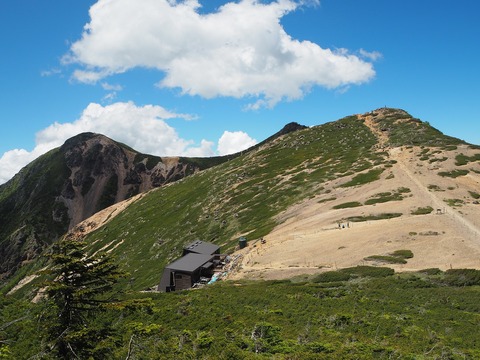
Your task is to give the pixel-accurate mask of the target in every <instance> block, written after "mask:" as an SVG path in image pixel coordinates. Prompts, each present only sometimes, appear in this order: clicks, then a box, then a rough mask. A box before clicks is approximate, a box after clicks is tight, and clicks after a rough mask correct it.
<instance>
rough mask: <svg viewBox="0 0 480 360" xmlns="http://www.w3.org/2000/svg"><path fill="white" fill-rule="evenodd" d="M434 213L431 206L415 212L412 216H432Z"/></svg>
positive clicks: (420, 208)
mask: <svg viewBox="0 0 480 360" xmlns="http://www.w3.org/2000/svg"><path fill="white" fill-rule="evenodd" d="M432 211H433V208H432V207H431V206H426V207H419V208H418V209H416V210H413V211H412V212H411V213H410V214H412V215H427V214H430V213H431V212H432Z"/></svg>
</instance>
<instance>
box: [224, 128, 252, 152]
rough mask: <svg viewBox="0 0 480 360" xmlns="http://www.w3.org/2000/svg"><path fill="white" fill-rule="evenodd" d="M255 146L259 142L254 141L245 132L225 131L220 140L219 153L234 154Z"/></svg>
mask: <svg viewBox="0 0 480 360" xmlns="http://www.w3.org/2000/svg"><path fill="white" fill-rule="evenodd" d="M255 144H257V140H255V139H252V138H251V137H250V136H249V135H248V134H247V133H245V132H243V131H234V132H230V131H225V132H224V133H223V135H222V136H221V137H220V139H219V140H218V147H217V151H218V154H219V155H228V154H234V153H236V152H239V151H242V150H245V149H248V148H249V147H251V146H253V145H255Z"/></svg>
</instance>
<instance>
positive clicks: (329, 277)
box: [313, 271, 352, 283]
mask: <svg viewBox="0 0 480 360" xmlns="http://www.w3.org/2000/svg"><path fill="white" fill-rule="evenodd" d="M351 277H352V276H351V275H350V274H349V273H346V272H343V271H327V272H324V273H320V274H318V275H317V276H316V277H315V278H314V279H313V282H316V283H330V282H337V281H348V280H350V279H351Z"/></svg>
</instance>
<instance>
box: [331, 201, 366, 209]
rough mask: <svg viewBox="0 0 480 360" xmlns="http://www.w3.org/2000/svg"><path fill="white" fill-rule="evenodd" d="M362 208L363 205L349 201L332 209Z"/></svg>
mask: <svg viewBox="0 0 480 360" xmlns="http://www.w3.org/2000/svg"><path fill="white" fill-rule="evenodd" d="M358 206H362V203H360V202H358V201H349V202H346V203H343V204H338V205H335V206H333V207H332V209H346V208H353V207H358Z"/></svg>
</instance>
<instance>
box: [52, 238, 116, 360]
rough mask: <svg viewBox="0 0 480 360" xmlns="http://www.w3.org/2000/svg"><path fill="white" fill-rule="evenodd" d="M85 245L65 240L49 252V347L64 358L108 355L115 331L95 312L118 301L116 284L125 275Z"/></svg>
mask: <svg viewBox="0 0 480 360" xmlns="http://www.w3.org/2000/svg"><path fill="white" fill-rule="evenodd" d="M84 247H85V244H84V243H83V242H81V241H77V240H69V239H68V240H62V241H61V242H59V243H58V244H56V245H55V246H54V248H53V251H52V253H51V254H50V255H49V256H50V258H51V260H52V264H51V267H50V268H49V270H47V272H48V273H50V274H51V278H52V280H50V281H48V282H47V283H45V284H44V285H46V295H47V302H48V305H49V308H50V309H51V310H52V311H51V316H50V319H49V321H48V323H47V332H48V340H49V344H50V349H51V350H52V351H53V352H54V353H55V355H56V356H57V357H58V358H61V359H77V358H81V359H84V358H91V357H93V358H103V357H104V356H105V355H107V353H108V351H109V346H108V345H107V343H108V340H109V339H110V338H111V335H112V330H111V328H110V326H109V325H105V324H98V321H94V320H95V315H96V314H98V313H99V312H100V311H103V310H105V309H106V308H107V306H108V305H109V304H112V303H114V302H116V299H115V298H114V297H112V295H111V294H112V289H113V285H114V284H116V283H117V282H118V281H119V279H120V278H121V277H124V276H125V274H124V273H123V272H121V271H119V269H118V266H117V265H116V264H115V263H114V262H113V259H112V258H111V257H110V256H109V255H108V254H101V255H94V256H87V254H86V253H85V250H84Z"/></svg>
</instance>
